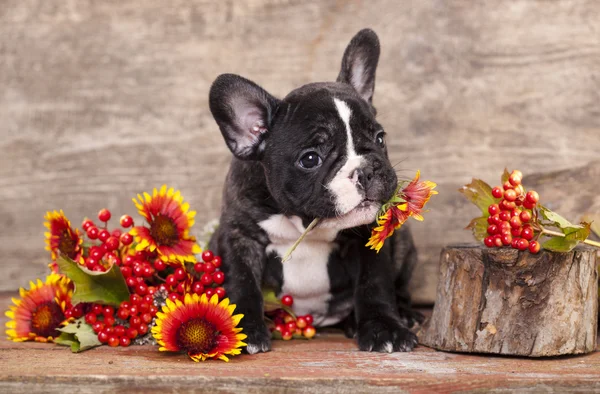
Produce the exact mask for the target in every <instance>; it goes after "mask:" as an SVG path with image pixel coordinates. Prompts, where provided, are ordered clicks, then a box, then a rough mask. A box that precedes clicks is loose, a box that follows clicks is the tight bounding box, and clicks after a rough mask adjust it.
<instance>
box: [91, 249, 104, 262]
mask: <svg viewBox="0 0 600 394" xmlns="http://www.w3.org/2000/svg"><path fill="white" fill-rule="evenodd" d="M104 253H105V251H104V248H99V247H97V246H92V247H91V248H90V257H93V258H95V259H97V260H100V259H101V258H102V256H104Z"/></svg>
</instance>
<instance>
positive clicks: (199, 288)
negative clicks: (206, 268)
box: [192, 282, 204, 295]
mask: <svg viewBox="0 0 600 394" xmlns="http://www.w3.org/2000/svg"><path fill="white" fill-rule="evenodd" d="M192 291H193V292H194V293H196V294H198V295H201V294H202V293H204V285H203V284H202V283H200V282H194V284H193V285H192Z"/></svg>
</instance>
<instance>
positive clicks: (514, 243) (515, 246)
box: [510, 237, 521, 249]
mask: <svg viewBox="0 0 600 394" xmlns="http://www.w3.org/2000/svg"><path fill="white" fill-rule="evenodd" d="M520 239H521V238H518V237H517V238H513V240H512V242H511V243H510V246H511V247H512V248H513V249H519V240H520Z"/></svg>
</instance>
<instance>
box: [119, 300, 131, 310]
mask: <svg viewBox="0 0 600 394" xmlns="http://www.w3.org/2000/svg"><path fill="white" fill-rule="evenodd" d="M120 308H123V309H129V308H131V304H130V303H129V301H123V302H121V306H120Z"/></svg>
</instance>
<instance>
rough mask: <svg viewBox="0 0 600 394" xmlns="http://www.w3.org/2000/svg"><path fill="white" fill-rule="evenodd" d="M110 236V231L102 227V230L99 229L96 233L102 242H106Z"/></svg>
mask: <svg viewBox="0 0 600 394" xmlns="http://www.w3.org/2000/svg"><path fill="white" fill-rule="evenodd" d="M109 237H110V233H109V232H108V230H106V229H104V230H100V232H99V233H98V239H99V240H100V241H102V242H106V240H107V239H108V238H109Z"/></svg>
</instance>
